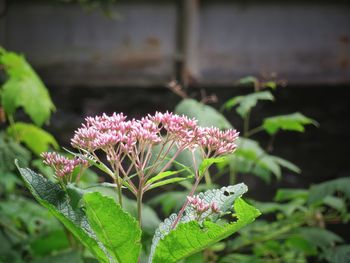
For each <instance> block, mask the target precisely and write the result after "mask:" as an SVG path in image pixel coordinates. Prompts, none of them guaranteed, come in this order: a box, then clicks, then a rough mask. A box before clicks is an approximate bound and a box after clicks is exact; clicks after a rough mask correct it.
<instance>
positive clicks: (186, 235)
mask: <svg viewBox="0 0 350 263" xmlns="http://www.w3.org/2000/svg"><path fill="white" fill-rule="evenodd" d="M234 210H235V216H236V217H237V221H236V222H231V223H223V222H221V223H220V224H218V223H215V222H211V221H204V222H203V225H201V224H199V222H197V221H189V222H187V223H181V224H179V225H178V227H177V228H176V229H175V230H172V231H170V233H169V234H168V235H166V236H165V237H164V238H163V239H162V240H160V241H159V243H158V246H157V247H156V250H155V253H154V255H153V261H152V262H154V263H158V262H159V263H160V262H162V263H172V262H177V261H179V260H181V259H183V258H186V257H188V256H190V255H192V254H194V253H196V252H198V251H201V250H203V249H205V248H207V247H208V246H210V245H213V244H215V243H216V242H219V241H220V240H223V239H225V238H227V237H228V236H230V235H232V234H233V233H235V232H237V231H238V230H239V229H241V228H242V227H244V226H246V225H247V224H250V223H251V222H253V221H254V219H255V218H256V217H257V216H259V214H260V213H259V211H258V210H257V209H255V208H254V207H252V206H250V205H248V204H247V203H246V202H245V201H243V200H242V199H240V198H238V199H237V200H236V202H235V203H234Z"/></svg>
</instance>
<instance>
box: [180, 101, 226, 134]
mask: <svg viewBox="0 0 350 263" xmlns="http://www.w3.org/2000/svg"><path fill="white" fill-rule="evenodd" d="M175 113H177V114H184V115H186V116H188V117H190V118H196V119H197V120H198V125H199V126H202V127H211V126H214V127H217V128H219V129H232V128H233V127H232V125H231V124H230V122H229V121H228V120H227V119H226V118H225V117H224V115H222V114H221V113H220V112H218V111H217V110H216V109H214V108H213V107H211V106H208V105H205V104H203V103H201V102H198V101H196V100H193V99H183V100H182V101H181V102H180V103H179V104H178V105H177V106H176V108H175Z"/></svg>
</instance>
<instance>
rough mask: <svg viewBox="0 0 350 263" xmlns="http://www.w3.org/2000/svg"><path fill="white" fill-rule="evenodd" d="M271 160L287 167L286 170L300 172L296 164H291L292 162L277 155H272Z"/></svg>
mask: <svg viewBox="0 0 350 263" xmlns="http://www.w3.org/2000/svg"><path fill="white" fill-rule="evenodd" d="M273 160H274V161H275V162H276V163H277V164H278V165H280V166H282V167H284V168H287V169H288V170H290V171H292V172H294V173H297V174H300V173H301V170H300V168H299V167H298V166H296V165H295V164H293V163H292V162H290V161H287V160H286V159H283V158H280V157H277V156H273Z"/></svg>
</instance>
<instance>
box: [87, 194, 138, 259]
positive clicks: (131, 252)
mask: <svg viewBox="0 0 350 263" xmlns="http://www.w3.org/2000/svg"><path fill="white" fill-rule="evenodd" d="M84 201H85V209H86V215H87V217H88V221H89V223H90V225H91V227H92V229H93V230H94V231H95V233H96V235H97V237H98V238H99V240H101V242H102V243H103V244H104V246H105V247H106V249H107V250H108V252H109V253H110V255H111V256H112V257H113V259H114V260H115V261H116V262H119V263H123V262H125V263H133V262H137V260H138V257H139V254H140V249H141V229H140V228H139V226H138V223H137V221H136V220H135V218H133V217H132V216H131V215H129V214H128V213H126V212H124V211H123V210H122V208H121V207H120V206H119V205H118V204H117V203H116V202H115V200H114V199H112V198H111V197H108V196H103V195H101V194H100V193H98V192H92V193H88V194H85V195H84Z"/></svg>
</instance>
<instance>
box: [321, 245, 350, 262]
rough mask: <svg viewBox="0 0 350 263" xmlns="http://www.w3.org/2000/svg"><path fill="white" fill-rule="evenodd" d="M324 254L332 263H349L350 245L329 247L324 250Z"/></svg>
mask: <svg viewBox="0 0 350 263" xmlns="http://www.w3.org/2000/svg"><path fill="white" fill-rule="evenodd" d="M324 256H325V258H326V259H327V261H328V262H330V263H349V262H350V245H341V246H336V247H331V248H328V249H327V250H325V251H324Z"/></svg>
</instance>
